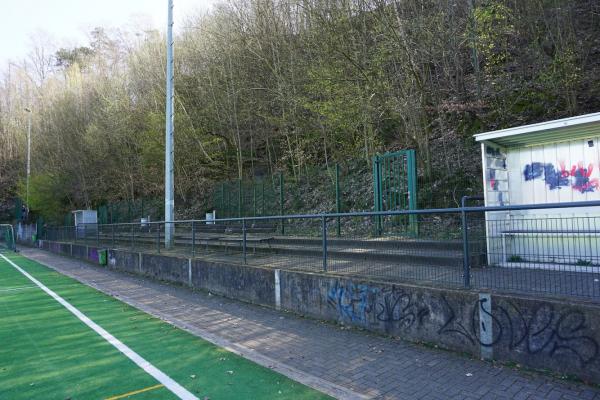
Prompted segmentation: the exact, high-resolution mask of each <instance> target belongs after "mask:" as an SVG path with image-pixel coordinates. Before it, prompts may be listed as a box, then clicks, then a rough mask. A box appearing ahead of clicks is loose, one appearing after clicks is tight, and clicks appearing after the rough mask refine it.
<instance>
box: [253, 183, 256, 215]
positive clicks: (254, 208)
mask: <svg viewBox="0 0 600 400" xmlns="http://www.w3.org/2000/svg"><path fill="white" fill-rule="evenodd" d="M252 216H253V217H256V184H255V183H254V180H253V181H252Z"/></svg>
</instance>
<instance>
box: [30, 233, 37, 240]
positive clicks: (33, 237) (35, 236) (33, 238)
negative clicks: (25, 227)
mask: <svg viewBox="0 0 600 400" xmlns="http://www.w3.org/2000/svg"><path fill="white" fill-rule="evenodd" d="M31 241H32V242H35V241H37V235H36V234H35V233H34V234H33V235H31Z"/></svg>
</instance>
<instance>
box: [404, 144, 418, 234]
mask: <svg viewBox="0 0 600 400" xmlns="http://www.w3.org/2000/svg"><path fill="white" fill-rule="evenodd" d="M407 158H408V209H409V210H416V209H417V162H416V158H417V157H416V155H415V151H414V150H408V153H407ZM409 225H410V230H411V232H412V233H413V234H414V235H415V236H418V235H419V222H418V220H417V215H416V214H411V215H410V216H409Z"/></svg>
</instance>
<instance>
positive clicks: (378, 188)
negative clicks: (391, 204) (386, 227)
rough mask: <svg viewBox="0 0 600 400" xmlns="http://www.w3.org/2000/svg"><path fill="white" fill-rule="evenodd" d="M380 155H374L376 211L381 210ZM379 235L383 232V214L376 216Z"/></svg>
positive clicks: (374, 206) (374, 205) (374, 204)
mask: <svg viewBox="0 0 600 400" xmlns="http://www.w3.org/2000/svg"><path fill="white" fill-rule="evenodd" d="M379 162H380V161H379V156H377V155H376V156H374V157H373V196H374V199H373V208H374V209H375V211H381V208H382V207H381V171H380V168H379ZM375 221H376V222H375V223H376V229H377V235H378V236H379V235H381V233H382V226H381V225H382V224H381V216H379V215H378V216H377V217H375Z"/></svg>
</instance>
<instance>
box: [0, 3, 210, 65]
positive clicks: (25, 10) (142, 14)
mask: <svg viewBox="0 0 600 400" xmlns="http://www.w3.org/2000/svg"><path fill="white" fill-rule="evenodd" d="M213 3H216V0H174V16H175V28H177V25H178V22H180V21H181V20H182V19H184V18H185V16H186V14H189V13H190V12H193V11H195V10H207V9H208V8H209V7H210V5H211V4H213ZM167 4H168V1H167V0H0V71H2V70H5V69H6V66H7V65H8V60H11V61H15V62H19V61H21V60H23V59H24V58H25V57H26V56H27V54H28V53H29V52H30V50H31V47H32V38H33V37H36V36H37V37H42V38H44V40H49V41H50V42H52V43H54V44H55V46H56V47H57V48H60V47H73V46H83V45H87V44H88V33H89V32H90V31H91V30H92V29H93V28H94V27H97V26H103V27H106V28H111V27H122V26H124V25H127V24H136V25H141V26H144V27H148V25H150V27H154V28H157V29H160V30H161V31H164V30H165V27H166V23H167Z"/></svg>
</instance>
